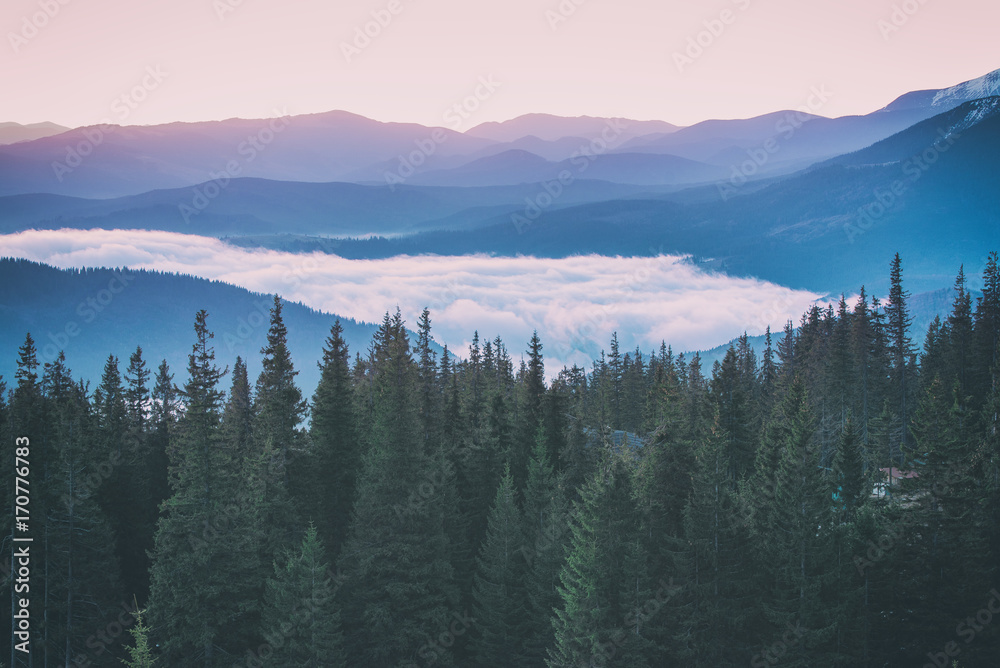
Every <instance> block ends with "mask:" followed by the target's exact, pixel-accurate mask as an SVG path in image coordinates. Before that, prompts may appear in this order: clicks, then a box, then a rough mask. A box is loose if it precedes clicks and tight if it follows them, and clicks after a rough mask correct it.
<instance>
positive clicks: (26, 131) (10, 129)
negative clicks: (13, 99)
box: [0, 121, 69, 144]
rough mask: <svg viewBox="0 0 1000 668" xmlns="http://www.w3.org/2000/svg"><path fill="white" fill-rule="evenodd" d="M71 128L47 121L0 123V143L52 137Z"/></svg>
mask: <svg viewBox="0 0 1000 668" xmlns="http://www.w3.org/2000/svg"><path fill="white" fill-rule="evenodd" d="M68 130H69V128H67V127H64V126H62V125H57V124H55V123H49V122H48V121H45V122H43V123H29V124H28V125H21V124H20V123H0V144H16V143H17V142H21V141H31V140H32V139H41V138H42V137H51V136H52V135H57V134H59V133H62V132H67V131H68Z"/></svg>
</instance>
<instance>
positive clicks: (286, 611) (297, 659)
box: [258, 526, 347, 668]
mask: <svg viewBox="0 0 1000 668" xmlns="http://www.w3.org/2000/svg"><path fill="white" fill-rule="evenodd" d="M336 590H337V584H336V583H334V581H333V577H332V576H331V574H330V571H329V568H328V566H327V561H326V556H325V554H324V550H323V544H322V543H321V542H320V539H319V536H318V533H317V531H316V528H315V527H312V526H310V527H309V528H308V529H306V535H305V537H304V538H303V539H302V544H301V546H300V547H299V548H298V549H297V550H292V551H289V553H288V554H287V555H285V556H283V557H282V559H280V560H277V561H275V563H274V576H273V577H272V578H269V579H268V581H267V587H266V589H265V591H264V608H263V613H262V619H261V631H262V635H263V637H264V639H265V640H266V641H267V647H268V649H269V650H270V652H258V654H259V655H260V656H261V657H262V658H264V661H263V663H264V665H265V666H280V667H281V668H343V666H345V665H347V664H346V658H345V655H344V647H343V645H344V637H343V633H341V630H340V612H339V610H338V608H337V604H336V602H335V599H334V594H335V593H336Z"/></svg>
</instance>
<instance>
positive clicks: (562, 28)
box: [0, 0, 1000, 129]
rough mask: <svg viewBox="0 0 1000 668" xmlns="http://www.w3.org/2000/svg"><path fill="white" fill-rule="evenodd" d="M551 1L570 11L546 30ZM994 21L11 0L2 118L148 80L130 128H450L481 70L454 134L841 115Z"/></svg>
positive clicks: (57, 108) (953, 7)
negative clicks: (242, 124) (559, 118)
mask: <svg viewBox="0 0 1000 668" xmlns="http://www.w3.org/2000/svg"><path fill="white" fill-rule="evenodd" d="M60 1H61V2H64V3H66V4H60ZM45 5H48V6H50V10H49V11H50V12H52V13H54V14H55V15H54V16H52V17H51V18H49V17H46V16H45V15H44V14H42V13H41V12H43V10H42V9H41V7H43V6H45ZM902 5H907V7H908V8H909V9H910V10H911V11H912V12H913V13H912V15H903V14H898V15H897V21H898V22H899V23H900V24H901V25H900V27H899V29H898V30H894V31H893V32H891V33H888V34H886V35H884V34H883V31H880V29H879V25H878V22H879V21H880V20H884V21H890V20H891V17H892V14H893V8H894V6H902ZM560 6H562V7H564V8H573V9H574V11H573V13H572V15H570V16H568V17H566V20H564V21H559V22H558V23H555V24H554V28H553V25H550V24H552V17H553V16H555V15H556V14H557V13H558V12H559V8H560ZM54 8H58V10H57V11H56V10H55V9H54ZM220 8H227V9H231V10H232V11H228V12H222V11H221V9H220ZM390 9H395V10H396V13H395V14H391V13H390V12H389V10H390ZM380 11H381V12H383V14H382V16H383V21H385V17H386V16H390V17H391V21H388V22H387V23H388V24H387V25H386V26H385V27H384V28H381V34H379V35H378V36H377V37H376V38H374V39H372V40H371V43H370V44H369V45H367V46H366V47H365V48H364V49H362V50H360V53H355V54H352V57H351V59H350V62H348V58H346V57H345V55H344V54H343V52H342V46H341V45H342V43H345V42H346V43H350V42H351V41H352V40H353V39H354V36H355V28H356V27H360V28H363V27H364V25H365V23H366V22H368V21H371V20H372V14H371V13H372V12H380ZM723 11H728V12H729V13H728V14H726V15H725V16H724V17H723V18H725V19H726V20H727V21H728V24H722V23H716V24H715V28H716V32H718V33H719V34H718V35H717V36H715V35H710V34H709V33H707V32H706V33H705V34H704V35H702V41H703V43H705V44H708V46H707V47H705V48H704V50H703V53H701V54H700V56H698V57H697V58H696V59H693V62H691V63H686V64H684V66H683V67H681V68H679V67H678V66H677V64H676V63H675V57H674V53H675V52H683V51H684V49H685V48H686V47H687V44H688V39H689V38H692V39H695V38H697V37H698V33H699V32H701V31H704V30H706V27H705V25H704V22H705V21H709V22H711V21H713V20H714V19H718V18H719V17H720V16H723V15H722V12H723ZM547 12H552V13H550V14H548V15H547ZM553 13H554V14H553ZM567 13H568V12H567ZM220 15H221V18H220ZM33 16H35V17H36V18H35V20H34V23H36V24H40V25H42V27H40V28H38V29H37V30H35V26H34V25H31V21H32V17H33ZM901 18H905V21H904V20H901ZM43 19H44V20H43ZM997 19H1000V5H998V3H997V2H996V0H948V1H947V2H945V0H905V1H904V0H713V1H711V2H697V3H695V2H681V1H678V0H496V1H493V2H486V1H484V0H337V1H331V0H280V1H279V0H170V1H169V2H168V1H167V0H160V1H152V0H4V2H3V7H2V9H0V27H2V32H3V37H4V39H3V44H2V45H0V86H2V88H0V90H2V93H0V121H16V122H20V123H30V122H38V121H45V120H48V121H54V122H56V123H61V124H64V125H71V126H76V125H85V124H93V123H98V122H101V121H102V120H104V119H107V118H110V119H113V120H121V118H120V117H121V111H120V110H122V109H125V108H126V107H124V106H122V105H121V103H120V102H119V104H118V106H117V109H118V110H119V113H118V114H116V113H114V112H113V108H114V107H113V105H114V104H115V101H116V99H118V98H120V96H122V95H124V94H128V93H129V91H130V90H132V89H133V88H134V87H135V86H141V85H142V83H143V80H144V77H145V80H146V84H147V89H146V90H141V91H139V93H140V96H141V97H143V98H144V99H143V100H142V101H141V102H138V103H135V104H134V105H132V106H129V107H127V108H128V113H127V117H126V118H125V119H124V120H125V122H127V123H129V124H152V123H163V122H169V121H173V120H187V121H191V120H206V119H221V118H229V117H233V116H242V117H261V116H271V115H273V113H274V109H275V108H279V109H282V108H284V109H286V110H287V112H288V113H292V114H297V113H309V112H320V111H327V110H330V109H346V110H348V111H353V112H356V113H359V114H362V115H365V116H369V117H371V118H375V119H378V120H385V121H414V122H419V123H423V124H427V125H446V124H447V123H446V122H445V120H444V114H445V112H446V111H447V110H448V109H449V108H450V107H452V106H453V105H454V104H456V103H460V102H461V101H462V100H463V99H465V98H467V97H468V96H470V95H472V94H474V93H475V92H476V88H477V85H478V81H479V79H480V77H484V78H490V77H492V78H493V80H494V81H496V82H498V83H499V84H500V85H499V87H498V88H496V90H495V91H493V92H492V93H488V92H487V89H485V88H480V89H479V92H480V94H481V97H483V98H484V99H482V101H481V102H480V101H476V102H475V106H477V107H478V108H477V109H475V110H474V111H470V114H469V115H470V119H469V123H468V124H467V125H464V126H463V129H464V128H465V127H470V126H471V125H473V124H475V123H479V122H483V121H490V120H504V119H507V118H512V117H514V116H517V115H520V114H523V113H528V112H533V111H538V112H548V113H554V114H562V115H580V114H589V115H602V116H625V117H630V118H637V119H654V118H655V119H662V120H666V121H670V122H673V123H678V124H684V125H686V124H691V123H694V122H697V121H699V120H703V119H705V118H735V117H748V116H753V115H756V114H761V113H766V112H768V111H774V110H777V109H782V108H795V107H799V106H801V105H803V104H804V103H805V102H806V100H807V98H808V97H809V91H810V88H811V87H813V86H825V88H826V90H828V91H831V92H832V93H833V97H832V98H831V99H830V101H829V102H827V103H826V104H825V105H824V106H823V107H822V108H820V109H818V113H820V114H822V115H825V116H840V115H845V114H852V113H867V112H870V111H873V110H875V109H877V108H879V107H881V106H883V105H885V104H886V103H888V102H889V101H890V100H892V99H893V98H894V97H896V96H897V95H899V94H901V93H904V92H906V91H909V90H914V89H921V88H941V87H946V86H949V85H952V84H956V83H959V82H961V81H964V80H967V79H971V78H975V77H977V76H980V75H982V74H985V73H987V72H989V71H991V70H993V69H997V68H1000V51H998V50H997V49H996V34H995V31H996V25H997ZM25 21H28V22H29V23H28V24H27V25H28V27H27V28H26V27H25V26H26V24H25ZM720 27H721V30H720ZM147 67H149V68H153V69H154V70H155V68H157V67H159V68H160V72H162V73H165V77H161V79H162V80H161V81H158V82H157V81H155V80H154V79H152V78H150V77H149V76H148V75H147V74H146V72H147ZM133 106H134V108H133Z"/></svg>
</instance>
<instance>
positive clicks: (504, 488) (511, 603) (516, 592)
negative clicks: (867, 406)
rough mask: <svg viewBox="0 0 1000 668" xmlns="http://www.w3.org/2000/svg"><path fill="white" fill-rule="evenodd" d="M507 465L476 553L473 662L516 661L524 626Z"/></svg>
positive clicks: (517, 517)
mask: <svg viewBox="0 0 1000 668" xmlns="http://www.w3.org/2000/svg"><path fill="white" fill-rule="evenodd" d="M515 496H516V491H515V490H514V480H513V478H512V477H511V475H510V467H509V466H507V467H506V468H505V470H504V474H503V477H502V478H501V479H500V487H499V488H498V489H497V494H496V499H495V500H494V502H493V508H492V509H491V510H490V516H489V527H488V529H487V531H486V540H485V541H484V542H483V545H482V549H481V550H480V554H479V557H477V558H476V576H475V584H474V586H473V590H472V598H473V601H474V607H473V618H474V619H475V620H476V623H475V630H474V647H473V652H474V655H475V657H476V661H477V663H478V665H481V666H498V665H502V664H506V663H513V664H517V665H520V664H522V662H523V661H524V639H525V632H526V630H527V629H526V621H527V618H526V616H525V588H524V570H525V569H524V560H523V558H522V555H521V553H520V550H521V548H522V547H523V545H524V534H523V533H522V531H521V529H522V525H521V514H520V511H519V510H518V507H517V502H516V499H515Z"/></svg>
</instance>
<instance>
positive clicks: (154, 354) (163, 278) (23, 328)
mask: <svg viewBox="0 0 1000 668" xmlns="http://www.w3.org/2000/svg"><path fill="white" fill-rule="evenodd" d="M272 299H273V297H272V296H270V295H263V294H259V293H255V292H251V291H249V290H245V289H243V288H240V287H236V286H234V285H230V284H228V283H222V282H219V281H209V280H206V279H202V278H195V277H193V276H185V275H178V274H164V273H160V272H153V271H142V270H133V269H121V270H116V269H86V270H83V271H79V270H66V269H57V268H55V267H51V266H49V265H46V264H41V263H37V262H30V261H28V260H13V259H10V258H0V349H2V350H4V351H6V352H7V354H8V355H11V356H10V357H4V358H2V359H0V375H2V376H3V377H4V379H5V380H7V381H10V380H11V379H12V378H13V373H14V370H15V364H16V359H15V358H14V357H13V351H16V350H17V349H18V347H19V346H20V345H21V344H23V343H24V337H25V334H27V333H29V332H30V333H31V335H32V338H33V339H34V340H35V346H36V349H37V350H38V356H39V361H40V362H42V363H45V362H51V361H53V360H54V359H55V356H56V355H57V354H58V353H59V351H64V352H65V354H66V360H67V364H68V366H69V367H70V368H71V369H72V370H73V371H74V373H75V374H76V375H77V376H78V377H82V378H85V379H88V380H90V381H91V387H94V386H95V385H96V384H97V383H98V382H99V381H100V378H101V371H102V368H103V366H104V361H105V360H106V359H107V357H108V355H115V356H117V357H118V359H119V363H120V364H122V365H123V366H124V364H126V363H127V361H128V356H129V355H130V354H131V353H132V352H133V351H134V350H135V347H136V346H137V345H141V346H142V349H143V355H144V358H145V360H146V364H147V365H148V366H149V367H151V368H153V369H155V368H156V365H158V364H159V362H160V360H162V359H166V360H167V363H168V364H169V365H170V369H171V371H172V373H174V380H175V382H176V383H178V384H181V383H182V382H183V379H184V377H185V373H186V368H187V356H188V354H189V353H190V352H191V345H192V344H193V343H194V331H193V325H194V315H195V313H196V312H197V311H198V310H199V309H202V308H204V309H206V310H207V311H208V314H209V317H208V325H209V328H210V330H211V331H212V332H213V333H214V334H215V338H214V339H213V341H212V343H213V345H214V346H215V351H216V360H217V364H218V365H219V367H220V368H225V367H226V366H229V367H230V368H231V367H232V364H233V362H234V361H235V359H236V357H237V356H241V357H242V358H243V359H244V360H245V361H246V362H247V365H248V367H249V369H250V371H251V374H253V375H256V374H257V373H259V372H260V359H259V358H260V350H261V348H263V347H264V346H265V345H266V343H267V329H268V317H269V309H270V308H271V305H272ZM283 316H284V319H285V324H286V325H287V327H288V347H289V350H290V351H291V352H292V357H293V360H294V362H295V365H296V369H297V370H298V371H299V376H298V379H297V381H298V383H299V386H300V387H301V388H302V390H303V393H304V394H305V395H306V396H311V395H312V393H313V390H315V388H316V384H317V383H318V382H319V370H318V368H317V363H318V362H319V360H321V359H322V357H323V355H322V351H323V344H324V342H325V340H326V337H327V336H328V335H329V333H330V328H331V327H332V326H333V323H334V321H335V320H336V319H337V316H334V315H330V314H327V313H321V312H319V311H315V310H313V309H311V308H309V307H307V306H304V305H302V304H299V303H294V302H286V303H285V305H284V309H283ZM340 322H341V325H342V327H343V328H344V339H345V341H347V343H348V345H349V347H350V352H351V355H352V356H353V355H354V353H356V352H360V353H362V355H364V354H365V351H366V350H367V349H368V345H369V343H370V342H371V337H372V335H373V334H374V333H375V330H376V325H374V324H367V323H361V322H357V321H355V320H353V319H350V318H346V317H341V318H340ZM435 345H436V344H435ZM252 377H253V376H252ZM8 387H10V384H9V382H8Z"/></svg>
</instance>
